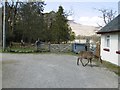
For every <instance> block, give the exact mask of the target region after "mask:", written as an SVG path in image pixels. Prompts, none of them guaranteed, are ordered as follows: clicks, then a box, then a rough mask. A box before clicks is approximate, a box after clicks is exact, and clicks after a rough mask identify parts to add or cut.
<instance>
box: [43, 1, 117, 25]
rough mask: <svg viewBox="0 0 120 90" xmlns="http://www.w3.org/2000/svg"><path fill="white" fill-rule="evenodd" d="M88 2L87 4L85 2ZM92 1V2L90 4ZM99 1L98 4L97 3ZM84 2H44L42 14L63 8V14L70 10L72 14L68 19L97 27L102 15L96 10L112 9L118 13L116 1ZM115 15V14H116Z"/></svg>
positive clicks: (101, 22) (100, 22)
mask: <svg viewBox="0 0 120 90" xmlns="http://www.w3.org/2000/svg"><path fill="white" fill-rule="evenodd" d="M87 1H89V2H87ZM90 1H92V2H90ZM98 1H99V2H98ZM98 1H97V2H96V1H95V0H85V2H81V1H80V0H79V1H76V0H67V1H55V0H54V1H52V0H49V1H45V3H46V4H47V5H46V6H45V10H44V12H49V11H51V10H54V11H57V10H58V7H59V6H60V5H61V6H63V8H64V10H65V12H68V11H69V10H71V11H72V12H73V15H72V16H69V17H68V19H71V20H74V21H75V22H77V23H80V24H84V25H92V26H98V24H100V25H102V24H103V20H102V19H101V18H100V16H101V15H102V14H101V13H100V12H99V11H98V10H96V9H95V8H97V9H112V10H114V11H117V12H118V1H117V0H116V1H115V0H109V2H108V1H107V0H106V2H105V0H104V2H100V0H98ZM116 14H117V13H116ZM97 23H98V24H97Z"/></svg>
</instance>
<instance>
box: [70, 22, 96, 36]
mask: <svg viewBox="0 0 120 90" xmlns="http://www.w3.org/2000/svg"><path fill="white" fill-rule="evenodd" d="M68 24H69V25H70V27H71V28H72V31H74V32H75V34H76V36H77V35H82V36H91V35H95V34H96V33H95V32H96V31H98V28H97V27H94V26H87V25H82V24H78V23H76V22H74V21H69V22H68Z"/></svg>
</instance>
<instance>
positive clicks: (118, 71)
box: [94, 60, 120, 76]
mask: <svg viewBox="0 0 120 90" xmlns="http://www.w3.org/2000/svg"><path fill="white" fill-rule="evenodd" d="M94 62H95V63H96V64H97V65H99V66H100V67H103V68H107V69H108V70H110V71H112V72H114V73H115V74H117V75H118V76H120V66H117V65H115V64H112V63H110V62H108V61H105V60H103V62H102V64H100V62H98V60H94Z"/></svg>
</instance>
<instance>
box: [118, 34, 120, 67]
mask: <svg viewBox="0 0 120 90" xmlns="http://www.w3.org/2000/svg"><path fill="white" fill-rule="evenodd" d="M118 50H120V33H119V34H118ZM118 64H119V66H120V54H119V55H118Z"/></svg>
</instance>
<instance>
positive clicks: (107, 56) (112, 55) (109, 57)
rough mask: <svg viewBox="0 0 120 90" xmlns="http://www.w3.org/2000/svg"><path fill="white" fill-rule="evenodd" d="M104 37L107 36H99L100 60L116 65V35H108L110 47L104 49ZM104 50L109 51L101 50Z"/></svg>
mask: <svg viewBox="0 0 120 90" xmlns="http://www.w3.org/2000/svg"><path fill="white" fill-rule="evenodd" d="M106 35H108V34H102V35H101V58H102V60H106V61H109V62H111V63H113V64H116V65H118V54H116V51H117V50H118V33H114V34H110V47H106V45H105V37H106ZM104 48H107V49H109V50H110V51H109V52H108V51H105V50H103V49H104Z"/></svg>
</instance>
